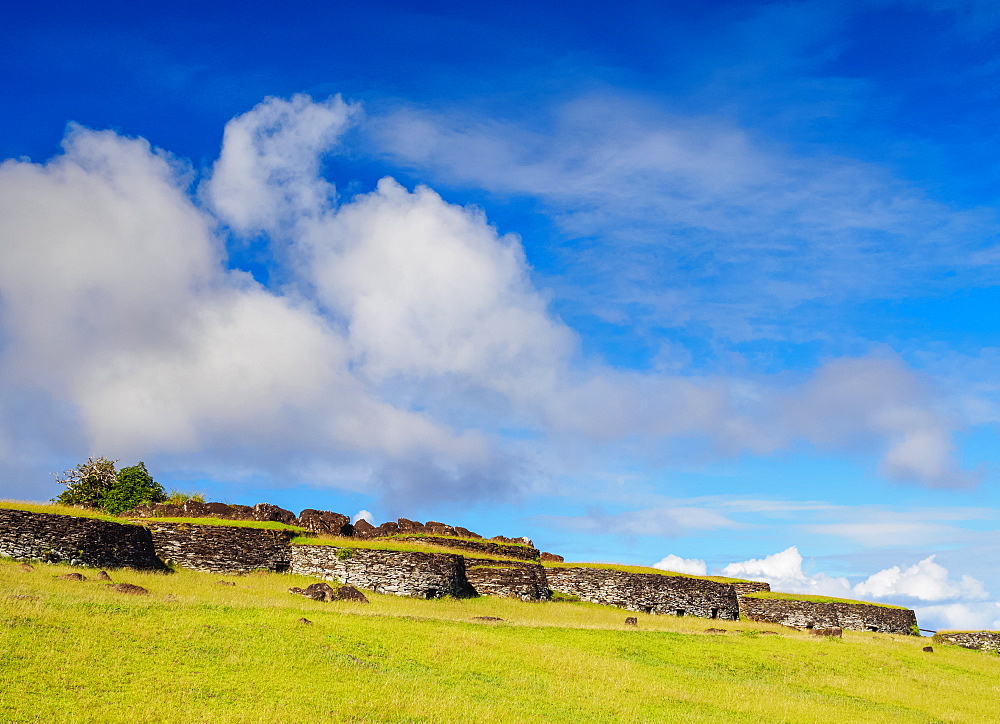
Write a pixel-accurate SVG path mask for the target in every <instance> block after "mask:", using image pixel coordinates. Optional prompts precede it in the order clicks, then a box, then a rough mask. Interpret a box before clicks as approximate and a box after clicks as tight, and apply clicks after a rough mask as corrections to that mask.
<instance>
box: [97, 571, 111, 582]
mask: <svg viewBox="0 0 1000 724" xmlns="http://www.w3.org/2000/svg"><path fill="white" fill-rule="evenodd" d="M97 580H98V581H110V580H111V576H109V575H108V572H107V571H98V572H97Z"/></svg>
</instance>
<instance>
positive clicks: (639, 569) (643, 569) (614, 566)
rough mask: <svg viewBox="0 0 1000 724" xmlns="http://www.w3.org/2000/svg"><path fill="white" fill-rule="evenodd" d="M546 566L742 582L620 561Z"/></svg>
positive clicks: (546, 562) (563, 563)
mask: <svg viewBox="0 0 1000 724" xmlns="http://www.w3.org/2000/svg"><path fill="white" fill-rule="evenodd" d="M542 565H543V566H545V567H546V568H603V569H605V570H609V571H624V572H625V573H655V574H656V575H658V576H674V577H677V578H699V579H701V580H703V581H715V582H716V583H744V582H745V581H744V579H742V578H727V577H726V576H696V575H694V574H692V573H677V572H676V571H665V570H663V569H662V568H650V567H649V566H626V565H622V564H620V563H570V562H566V561H563V562H559V561H544V562H543V563H542Z"/></svg>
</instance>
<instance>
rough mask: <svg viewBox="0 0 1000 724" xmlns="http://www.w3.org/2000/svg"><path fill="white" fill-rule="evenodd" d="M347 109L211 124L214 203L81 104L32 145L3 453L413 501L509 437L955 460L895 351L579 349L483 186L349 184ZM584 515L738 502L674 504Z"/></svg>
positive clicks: (906, 473) (8, 291) (511, 464)
mask: <svg viewBox="0 0 1000 724" xmlns="http://www.w3.org/2000/svg"><path fill="white" fill-rule="evenodd" d="M359 118H360V111H359V110H358V108H357V107H356V106H354V105H352V104H349V103H346V102H344V101H343V100H342V99H340V98H339V97H334V98H331V99H329V100H327V101H323V102H314V101H312V100H311V99H309V98H308V97H306V96H296V97H294V98H292V99H290V100H282V99H275V98H271V99H267V100H266V101H264V102H263V103H261V104H260V105H258V106H257V107H256V108H254V109H252V110H251V111H249V112H248V113H246V114H244V115H242V116H240V117H238V118H236V119H234V120H232V121H231V122H230V123H229V124H228V125H227V127H226V133H225V136H224V143H223V148H222V152H221V154H220V158H219V161H218V162H217V163H216V164H215V166H214V168H213V170H212V174H211V177H210V178H209V179H207V180H206V181H205V182H204V183H203V184H202V186H201V188H200V194H201V198H203V199H204V200H205V202H206V204H207V206H206V208H202V207H200V206H199V205H198V204H197V203H196V196H195V195H194V194H192V192H191V181H192V177H193V172H192V171H191V169H190V168H189V167H187V166H186V165H185V164H183V163H181V162H179V161H178V160H177V159H174V158H172V157H170V156H169V155H168V154H166V153H164V152H161V151H158V150H155V149H152V148H150V146H149V144H148V143H146V142H145V141H143V140H141V139H129V138H125V137H122V136H120V135H117V134H115V133H112V132H95V131H89V130H86V129H83V128H78V127H74V128H72V129H71V130H70V132H69V133H68V135H67V137H66V140H65V143H64V148H63V153H62V154H61V155H59V156H57V157H55V158H53V159H52V160H50V161H49V162H47V163H31V162H28V161H7V162H5V163H4V164H3V165H2V166H0V239H2V241H3V243H2V244H0V393H2V394H3V396H4V398H5V400H11V401H12V402H11V403H10V406H9V407H8V408H7V409H6V410H5V411H4V412H3V414H2V415H0V426H2V427H0V454H2V455H3V464H4V465H5V466H7V468H8V469H10V470H14V469H17V470H21V469H23V465H24V461H23V456H24V452H23V451H25V450H29V449H33V450H42V449H45V450H56V451H60V452H59V453H58V454H60V455H62V456H64V457H70V458H72V457H79V456H81V455H85V454H87V453H95V454H107V455H110V456H111V457H123V458H133V457H138V456H142V457H143V458H144V459H147V460H151V459H153V458H157V457H159V458H160V459H162V460H163V461H164V462H165V464H166V465H168V466H175V467H177V468H186V469H190V470H195V471H198V470H201V471H204V470H208V469H211V470H216V471H218V470H228V471H229V472H228V473H223V474H225V475H229V476H232V477H239V476H246V475H253V474H262V475H265V476H269V477H270V478H271V479H273V480H275V481H291V480H297V479H302V477H303V476H305V475H308V478H306V479H308V480H310V481H313V482H323V481H342V480H343V478H344V474H343V471H344V470H347V469H349V470H351V471H352V474H355V475H357V476H360V477H362V478H365V479H364V481H363V482H362V483H355V485H357V486H358V487H360V488H364V489H368V490H372V491H377V492H380V493H381V494H383V495H385V496H387V497H388V498H390V499H391V500H392V501H394V502H393V504H394V505H403V504H411V503H413V502H414V501H421V500H425V499H436V500H469V499H477V500H478V499H490V498H497V497H504V496H508V495H514V494H516V493H517V492H518V491H519V490H521V489H522V488H523V486H524V481H525V480H526V479H527V478H528V473H527V472H526V471H529V470H530V471H531V475H532V477H536V478H537V477H540V476H541V477H544V476H545V475H546V474H548V473H549V472H550V471H547V470H539V469H538V468H537V467H536V466H534V464H533V461H532V460H531V459H530V457H527V456H530V455H531V452H530V449H529V448H530V446H529V445H523V444H518V443H519V442H520V441H522V440H524V439H525V438H530V439H531V440H532V444H533V445H535V446H536V447H544V446H545V445H550V444H553V443H554V442H556V443H562V442H563V441H567V440H568V441H571V443H572V445H576V446H578V447H582V448H586V447H591V446H593V445H594V444H595V443H596V444H607V445H615V444H623V445H624V444H631V443H633V442H635V441H639V442H638V444H639V446H640V449H642V450H643V452H646V451H651V450H661V449H665V448H667V447H669V445H670V443H671V441H677V440H682V439H683V440H685V441H690V440H693V439H694V440H701V441H704V445H703V447H707V448H708V449H710V450H711V451H712V454H716V455H717V454H726V455H732V454H738V453H740V452H744V451H752V452H758V453H766V452H769V451H772V450H776V449H779V448H781V447H784V446H787V445H789V444H790V443H791V442H793V441H795V440H799V439H803V438H804V439H806V440H809V441H812V442H814V443H816V444H819V445H823V446H827V447H830V448H832V449H838V450H845V449H847V450H854V449H858V450H861V451H864V452H869V453H872V452H873V453H875V454H877V455H881V456H882V460H883V469H884V470H885V472H886V474H887V475H889V476H890V477H899V478H905V479H911V480H916V481H918V482H922V483H925V484H930V485H949V484H955V483H956V482H959V481H960V478H961V475H960V473H959V472H957V471H956V469H955V467H954V464H953V462H952V460H951V455H950V445H951V443H950V439H949V433H950V430H951V425H952V423H951V420H950V418H949V417H948V416H947V415H946V414H944V413H942V412H941V411H940V410H938V409H937V407H936V406H935V404H934V402H935V400H934V397H933V394H932V393H931V392H930V391H929V390H928V389H927V388H926V386H925V385H923V384H921V382H920V381H919V380H918V379H917V378H916V376H915V375H914V374H913V373H912V372H911V371H909V370H907V369H906V368H905V367H904V366H903V365H902V363H900V362H899V361H898V360H896V361H893V360H890V361H878V360H875V361H873V360H840V361H832V362H830V363H827V364H826V365H825V366H823V367H821V368H820V369H819V370H818V371H817V372H816V373H815V374H814V375H813V377H812V378H810V379H807V380H806V381H804V382H802V383H801V384H799V385H798V386H794V385H793V386H792V388H791V391H789V387H788V385H787V384H785V382H784V381H782V382H781V383H780V384H779V382H778V381H774V380H767V379H763V378H758V379H736V378H725V377H712V378H685V377H681V376H679V375H668V374H664V373H660V372H655V371H654V372H635V371H631V372H629V371H622V370H616V369H613V368H611V367H609V366H607V365H603V364H601V363H599V362H598V361H596V360H591V359H585V358H583V357H582V355H581V353H580V345H579V342H578V339H577V336H576V334H575V333H574V332H573V330H572V329H571V328H569V327H568V326H567V325H566V324H565V323H564V322H563V321H562V320H560V319H559V318H558V317H557V316H556V315H554V314H553V313H552V312H551V311H550V309H549V306H548V297H547V294H546V293H545V292H544V291H542V290H540V289H539V288H537V286H536V285H535V283H534V282H533V280H532V274H531V269H530V267H529V265H528V262H527V259H526V258H525V254H524V250H523V248H522V246H521V243H520V240H519V239H518V238H517V237H516V236H512V235H501V234H499V233H498V232H497V230H496V229H495V228H493V227H492V226H491V225H490V224H489V223H488V220H487V219H486V218H485V215H484V214H483V213H482V212H481V211H479V210H477V209H473V208H465V207H460V206H456V205H454V204H451V203H448V202H447V201H446V200H445V199H443V198H442V197H441V196H440V195H438V194H437V193H435V192H434V191H432V190H431V189H429V188H426V187H417V188H416V189H413V190H409V189H406V188H404V187H403V186H401V185H400V184H399V183H397V182H396V181H394V180H392V179H388V178H387V179H383V180H382V181H380V182H379V183H378V185H377V187H376V188H375V189H374V190H373V191H371V192H369V193H366V194H359V195H358V196H356V197H354V198H352V199H350V200H349V201H343V200H341V199H338V197H337V195H336V193H335V189H334V188H333V187H332V185H331V184H329V183H328V182H327V181H326V180H325V179H324V178H323V176H322V174H321V173H320V171H321V166H322V164H321V162H322V160H323V159H324V158H325V157H326V155H327V154H329V153H330V152H331V151H332V150H334V149H335V148H336V147H337V145H338V144H339V143H341V142H342V140H343V138H344V137H345V133H346V132H347V129H348V128H349V127H350V125H351V124H352V123H355V122H357V120H358V119H359ZM220 222H221V223H222V224H224V225H226V226H228V227H229V229H230V231H232V232H234V233H236V234H238V235H243V236H245V237H246V238H257V237H258V236H261V237H262V238H264V239H265V240H266V242H267V243H269V244H270V245H271V247H272V249H273V251H274V255H275V258H276V259H277V260H278V263H280V264H281V265H282V276H283V282H282V285H281V286H280V287H279V286H276V285H273V286H271V287H266V286H263V285H261V284H258V283H257V282H256V281H254V279H253V278H251V277H250V276H249V275H248V274H246V273H243V272H240V271H238V270H234V269H231V268H229V266H228V260H227V256H226V249H225V245H224V243H223V241H222V238H221V237H220V235H219V234H218V226H219V224H220ZM18 406H20V407H18ZM24 406H29V407H30V415H28V416H29V417H30V418H31V420H32V422H31V424H30V425H26V426H25V425H20V423H19V421H18V420H15V419H13V418H12V417H11V415H12V414H13V412H12V410H14V409H15V408H16V409H22V407H24ZM509 430H515V431H517V437H518V440H516V441H513V442H512V441H510V440H508V439H506V438H505V435H506V434H507V432H508V431H509ZM26 431H30V432H26ZM25 435H30V437H31V440H27V441H26V440H25ZM679 447H680V446H678V448H679ZM15 449H17V450H18V451H20V452H15ZM526 451H527V452H526ZM555 457H556V456H555V455H550V456H549V458H548V459H549V460H553V459H555ZM58 467H64V465H63V463H62V462H60V464H59V465H58V466H57V469H58ZM335 484H340V483H339V482H338V483H335ZM585 525H599V526H603V527H604V528H603V529H607V530H614V531H616V532H620V533H624V534H629V535H675V534H677V533H678V531H684V530H708V529H715V528H724V527H731V526H733V525H735V524H734V523H733V522H732V521H730V520H728V519H727V518H725V517H724V516H722V515H720V514H719V513H717V512H715V511H712V510H710V509H705V508H700V507H697V506H690V507H664V508H658V509H653V510H648V511H638V512H630V513H622V514H616V515H611V516H598V517H597V518H594V519H592V520H591V521H590V522H589V523H585Z"/></svg>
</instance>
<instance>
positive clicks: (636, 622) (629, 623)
mask: <svg viewBox="0 0 1000 724" xmlns="http://www.w3.org/2000/svg"><path fill="white" fill-rule="evenodd" d="M625 625H626V626H638V625H639V619H637V618H636V617H635V616H629V617H628V618H626V619H625Z"/></svg>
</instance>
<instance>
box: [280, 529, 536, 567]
mask: <svg viewBox="0 0 1000 724" xmlns="http://www.w3.org/2000/svg"><path fill="white" fill-rule="evenodd" d="M292 545H311V546H316V545H320V546H336V547H338V548H364V549H368V550H376V551H405V552H408V553H450V554H451V555H464V556H467V557H469V558H486V559H489V560H493V561H498V562H502V561H517V560H519V559H516V558H505V557H504V556H499V555H493V554H491V553H480V552H478V551H468V550H462V549H459V548H449V547H447V546H442V545H435V544H434V543H424V542H422V541H415V540H407V539H405V538H396V537H386V538H345V537H341V536H333V535H317V536H296V537H295V538H292ZM521 562H524V561H521Z"/></svg>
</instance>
